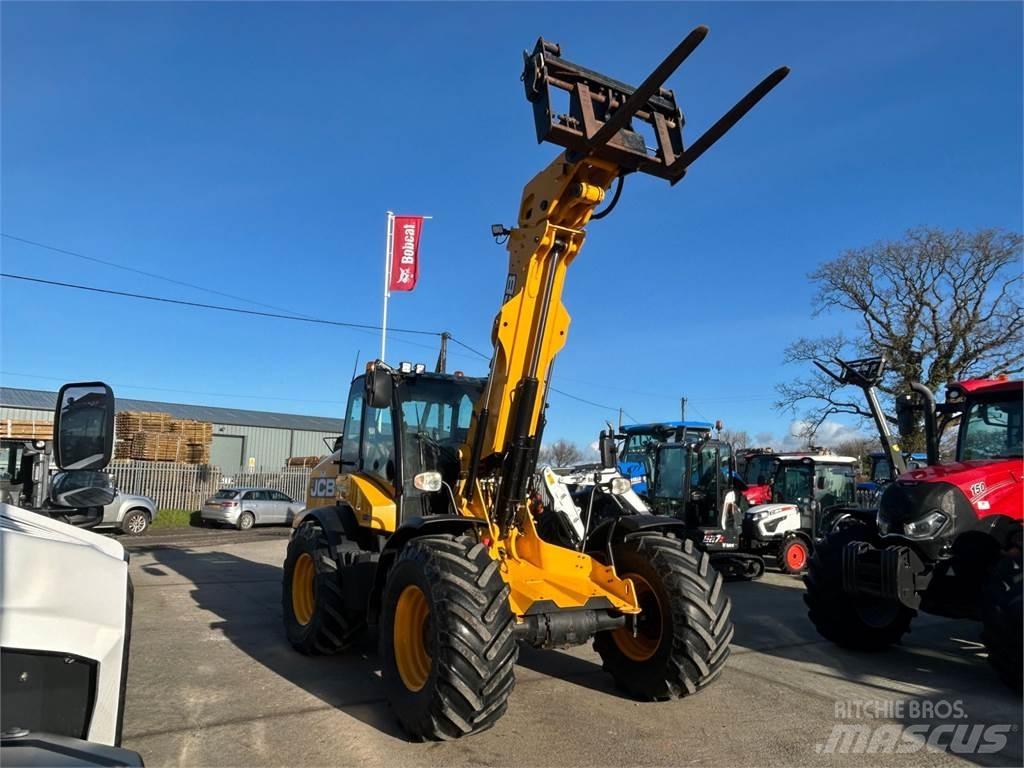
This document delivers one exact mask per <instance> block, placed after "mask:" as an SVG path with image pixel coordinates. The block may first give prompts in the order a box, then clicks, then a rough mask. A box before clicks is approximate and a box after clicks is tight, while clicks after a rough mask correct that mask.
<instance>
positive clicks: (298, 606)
mask: <svg viewBox="0 0 1024 768" xmlns="http://www.w3.org/2000/svg"><path fill="white" fill-rule="evenodd" d="M315 575H316V566H315V565H314V563H313V558H312V557H311V556H310V555H309V554H308V553H306V552H303V553H302V554H301V555H299V559H298V560H296V561H295V569H294V570H293V571H292V613H293V614H295V620H296V621H297V622H299V624H301V625H302V626H306V625H307V624H309V622H310V621H311V620H312V619H313V604H314V599H313V577H314V576H315Z"/></svg>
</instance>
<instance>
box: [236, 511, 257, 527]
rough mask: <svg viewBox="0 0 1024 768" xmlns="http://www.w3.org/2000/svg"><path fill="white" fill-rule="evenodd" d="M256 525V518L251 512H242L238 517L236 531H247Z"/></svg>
mask: <svg viewBox="0 0 1024 768" xmlns="http://www.w3.org/2000/svg"><path fill="white" fill-rule="evenodd" d="M254 525H256V516H255V515H253V513H252V512H243V513H242V514H240V515H239V516H238V530H240V531H248V530H249V529H250V528H252V527H253V526H254Z"/></svg>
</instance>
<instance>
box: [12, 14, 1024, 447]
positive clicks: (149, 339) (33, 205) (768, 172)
mask: <svg viewBox="0 0 1024 768" xmlns="http://www.w3.org/2000/svg"><path fill="white" fill-rule="evenodd" d="M1021 9H1022V6H1021V5H1020V4H997V3H974V4H968V3H943V4H928V3H906V4H891V5H890V4H881V3H852V4H839V3H793V4H773V3H757V4H745V3H719V4H699V3H687V4H667V3H662V4H639V3H630V4H628V5H618V4H611V3H607V4H595V5H589V6H584V5H580V4H570V3H565V4H556V3H545V4H542V5H533V6H525V5H523V4H486V5H471V4H455V3H447V4H430V3H418V4H411V5H406V4H375V5H359V4H326V3H318V4H302V5H300V4H280V5H279V4H269V3H268V4H254V5H242V4H223V5H204V4H196V3H166V4H156V3H114V4H92V3H79V4H49V3H47V4H37V3H31V4H29V3H7V2H5V3H4V4H3V5H2V10H0V13H2V48H3V52H2V68H3V69H2V86H3V91H2V160H3V164H2V178H0V181H2V190H0V191H2V208H0V214H2V229H3V231H4V232H6V233H8V234H12V235H16V236H18V237H22V238H28V239H32V240H38V241H42V242H45V243H47V244H50V245H54V246H57V247H59V248H65V249H69V250H73V251H77V252H80V253H83V254H87V255H89V256H94V257H97V258H101V259H106V260H110V261H114V262H117V263H120V264H124V265H128V266H131V267H133V268H136V269H141V270H145V271H149V272H154V273H158V274H161V275H166V276H168V277H171V278H174V279H177V280H181V281H186V282H190V283H196V284H200V285H203V286H208V287H210V288H212V289H214V290H220V291H224V292H227V293H231V294H235V295H237V296H241V297H245V298H247V299H248V300H249V301H250V302H252V303H243V302H241V301H238V300H234V299H225V298H222V297H218V296H215V295H212V294H210V293H206V292H203V291H199V290H195V289H191V288H186V287H183V286H180V285H173V284H170V283H167V282H164V281H160V280H156V279H153V278H148V277H143V276H140V275H138V274H133V273H128V272H124V271H121V270H116V269H112V268H109V267H105V266H102V265H99V264H96V263H90V262H87V261H83V260H81V259H77V258H74V257H70V256H65V255H60V254H57V253H53V252H50V251H45V250H40V249H38V248H34V247H31V246H28V245H25V244H22V243H17V242H14V241H11V240H8V239H4V240H2V241H0V247H2V249H3V250H2V260H3V267H4V271H6V272H13V273H19V274H28V275H33V276H38V277H44V278H50V279H60V280H66V281H70V282H78V283H84V284H88V285H95V286H104V287H107V288H111V289H115V290H126V291H137V292H142V293H149V294H157V295H163V296H171V297H175V298H180V299H185V300H192V301H212V302H214V303H218V302H220V303H224V304H230V305H232V306H240V307H249V308H252V309H261V308H264V307H260V306H258V304H264V305H274V306H277V307H283V308H286V309H288V310H291V311H294V312H297V313H302V314H307V315H314V316H317V317H324V318H330V319H337V320H347V321H354V322H365V323H376V322H378V321H379V317H380V302H381V296H380V286H381V282H382V268H383V267H382V255H383V236H384V221H385V218H384V217H385V211H386V210H387V209H389V208H390V209H393V210H396V211H398V212H402V213H424V214H430V215H433V216H434V219H433V220H432V221H430V222H428V224H427V225H426V229H425V233H424V251H423V266H422V272H421V281H420V285H419V287H418V288H417V290H416V291H415V292H414V293H412V294H409V295H400V296H397V297H395V298H394V299H393V301H392V304H391V318H392V323H394V324H395V325H396V326H403V327H413V328H425V329H428V330H443V329H447V330H450V331H451V332H452V333H454V334H455V336H456V337H458V338H460V339H462V340H463V341H465V342H467V343H468V344H471V345H473V346H475V347H477V348H483V349H487V348H488V344H489V338H488V334H489V330H490V325H491V320H492V318H493V315H494V313H495V311H496V310H497V308H498V304H499V302H500V298H501V294H502V289H503V284H504V274H505V271H506V263H507V262H506V256H505V252H504V249H502V248H500V247H498V246H497V245H495V244H494V242H493V240H492V239H491V236H490V231H489V226H490V224H491V223H493V222H505V223H508V224H511V223H512V222H513V220H514V216H515V211H516V208H517V205H518V200H519V195H520V192H521V190H522V187H523V185H524V184H525V183H526V182H527V181H528V180H529V179H530V178H531V177H532V176H533V175H534V174H535V173H536V172H537V171H539V170H540V169H542V168H543V167H544V166H545V165H546V164H547V163H548V162H549V161H550V160H551V159H552V158H553V157H554V155H555V154H556V151H557V150H556V148H554V147H553V146H538V145H537V144H536V142H535V138H534V132H533V125H532V117H531V112H530V109H529V106H528V104H527V102H526V100H525V99H524V97H523V93H522V85H521V83H520V82H519V75H520V72H521V67H522V63H521V53H520V52H521V50H522V49H523V48H532V45H533V43H534V41H535V40H536V38H537V36H538V35H543V36H544V37H545V38H547V39H550V40H555V41H557V42H560V43H561V44H562V46H563V52H564V55H565V56H566V58H569V59H571V60H573V61H577V62H579V63H583V64H586V65H588V66H591V67H593V68H595V69H599V70H602V71H605V72H607V73H609V74H611V75H613V76H615V77H617V78H618V79H622V80H626V81H631V82H634V83H636V82H638V81H639V80H640V79H641V78H642V77H643V76H645V75H646V74H647V72H648V71H649V70H650V69H651V68H653V67H654V66H655V65H656V64H657V63H658V61H659V60H660V58H661V57H662V56H663V55H664V54H665V53H667V52H668V51H669V50H670V49H671V48H672V47H673V46H674V44H675V43H676V42H678V40H679V39H681V38H682V37H683V36H684V35H685V34H686V33H687V32H688V31H689V30H690V29H691V28H692V27H694V26H696V25H698V24H707V25H708V26H710V27H711V34H710V36H709V37H708V39H707V40H706V41H705V42H704V44H703V45H702V46H701V48H700V49H699V50H698V51H697V52H696V53H695V54H694V55H693V56H692V57H691V59H690V60H689V61H688V62H687V63H686V64H684V65H683V67H682V69H681V70H680V71H679V72H678V73H676V75H675V76H674V77H673V78H672V79H671V80H670V82H669V85H670V86H671V87H673V88H674V89H675V91H676V94H677V97H678V98H679V100H680V102H681V105H682V108H683V111H684V113H685V114H686V117H687V128H688V132H689V133H688V135H689V138H690V139H692V138H694V137H695V136H696V135H697V134H698V133H699V132H700V131H702V130H703V129H704V128H705V127H706V126H708V125H709V124H710V123H711V122H712V121H713V120H715V119H717V117H718V116H719V115H720V114H721V113H722V112H723V111H724V110H725V109H727V108H728V107H729V106H731V104H732V103H733V101H735V99H737V98H738V97H739V96H741V95H742V94H743V93H744V92H745V91H746V90H747V89H748V88H749V87H750V86H751V85H753V84H754V83H755V82H757V81H758V80H759V79H760V78H761V77H762V76H764V75H765V74H767V73H768V72H770V71H771V70H772V69H774V68H775V67H777V66H779V65H782V64H787V65H789V66H790V67H792V70H793V72H792V74H791V75H790V77H789V78H788V79H787V80H786V81H785V82H784V83H783V84H782V85H781V86H780V87H779V88H778V89H777V90H776V91H775V92H774V93H772V94H771V95H770V96H769V97H768V98H767V99H765V101H764V102H762V103H761V104H760V105H759V106H758V107H757V108H756V109H755V110H754V112H753V113H751V114H750V115H749V116H748V117H747V118H746V119H745V120H744V121H743V122H742V123H741V124H740V125H739V126H738V127H737V128H736V129H734V131H733V132H732V133H730V134H729V135H728V136H727V137H726V138H725V139H723V141H722V142H720V144H719V145H717V146H716V147H714V149H713V150H711V151H710V152H709V153H708V154H706V155H705V156H704V157H703V158H701V159H700V161H699V162H698V163H697V164H695V165H694V166H693V168H692V169H691V171H690V173H689V174H688V175H687V177H686V179H685V180H684V181H683V182H682V183H680V184H679V185H678V186H676V187H674V188H671V187H669V186H668V185H667V184H666V183H664V182H660V181H658V180H656V179H653V178H647V177H636V176H634V177H631V178H630V179H629V180H628V181H627V184H626V188H625V192H624V194H623V197H622V201H621V202H620V204H619V206H618V208H617V210H616V211H615V213H614V214H613V215H612V216H610V217H608V218H607V219H605V220H603V221H600V222H594V223H593V224H592V225H591V227H590V231H589V236H588V240H587V244H586V247H585V248H584V250H583V252H582V254H581V256H580V258H579V259H577V261H576V262H575V263H574V265H573V267H572V271H571V274H570V279H569V281H568V284H567V288H566V292H565V296H564V300H565V303H566V305H567V307H568V309H569V311H570V313H571V314H572V316H573V325H572V329H571V333H570V338H569V342H568V345H567V348H566V350H565V352H564V353H563V354H562V355H561V356H560V357H559V359H558V362H557V366H556V375H555V379H556V381H555V386H557V387H558V388H560V389H563V390H565V391H566V392H570V393H573V394H575V395H578V396H579V397H582V398H585V399H587V400H591V401H595V402H597V403H601V404H605V405H607V406H611V407H613V408H618V407H620V406H621V407H624V408H625V409H626V411H627V412H628V413H629V414H630V415H631V416H633V417H635V418H636V419H640V420H661V419H669V418H676V417H677V413H678V407H679V406H678V402H679V397H680V395H683V394H685V395H687V396H688V397H689V402H690V415H691V416H693V417H696V418H700V417H706V418H708V419H716V418H721V419H722V420H723V421H725V423H726V425H727V426H729V427H732V428H735V429H746V430H747V431H749V432H750V433H751V434H755V433H766V432H771V433H773V434H774V435H775V436H777V437H778V436H781V435H785V434H786V433H787V432H788V430H789V423H790V421H791V418H792V417H791V416H788V415H785V414H778V413H776V412H775V411H773V410H772V408H771V403H772V400H773V385H774V384H775V383H776V382H778V381H781V380H784V379H786V378H789V377H792V376H794V375H796V374H798V373H799V371H798V370H796V369H794V368H787V367H784V366H782V365H781V356H782V350H783V348H784V347H785V346H786V344H787V343H788V342H789V341H791V340H792V339H793V338H795V337H797V336H799V335H802V334H817V333H819V332H822V333H824V332H831V331H834V330H836V329H840V328H849V327H850V325H851V319H850V318H848V317H844V316H842V315H826V316H823V317H819V318H813V319H812V318H811V316H810V309H809V306H810V296H811V293H812V290H813V289H812V287H811V286H810V285H809V284H808V281H807V279H806V274H807V273H808V272H809V271H810V270H812V269H813V268H814V267H815V266H816V265H817V264H819V263H820V262H822V261H824V260H826V259H828V258H831V257H833V256H835V255H837V254H838V253H839V252H840V251H841V250H842V249H844V248H849V247H857V246H861V245H866V244H868V243H870V242H873V241H875V240H878V239H882V238H890V237H898V236H899V235H900V234H901V233H902V232H903V231H904V230H906V229H907V228H909V227H913V226H917V225H922V224H927V225H938V226H943V227H964V228H974V227H982V226H1000V227H1007V228H1011V229H1016V230H1020V229H1021V228H1022V221H1021V217H1022V213H1021V211H1022V192H1021V190H1022V186H1024V184H1022V117H1021V115H1022V112H1024V108H1022V97H1021V94H1022V70H1024V66H1022V33H1021V30H1022V11H1021ZM0 291H2V294H0V298H2V315H0V319H2V324H3V325H2V335H0V343H2V352H0V362H2V370H3V371H5V372H7V373H5V374H3V376H2V379H3V383H4V384H5V385H8V386H24V387H37V388H53V387H55V386H56V385H57V384H58V383H59V381H60V380H65V379H70V378H92V377H99V378H103V379H105V380H107V381H109V382H111V383H113V384H114V385H115V389H116V390H117V391H118V392H120V393H121V394H123V395H124V396H125V397H138V398H151V399H162V400H172V401H181V402H202V403H208V404H211V405H224V406H236V407H248V408H261V409H262V408H265V409H271V410H281V411H290V412H296V413H311V414H323V415H335V416H337V415H341V410H342V403H343V399H344V396H345V393H346V391H347V389H348V380H349V376H350V373H351V371H352V366H353V361H354V359H355V356H356V354H357V353H358V354H359V355H360V359H361V360H362V361H365V360H366V359H367V358H368V357H369V356H372V355H374V354H375V353H376V350H377V347H378V338H377V336H376V334H374V333H372V332H358V331H351V330H343V329H339V328H331V327H324V326H314V325H304V324H298V323H291V322H285V321H276V320H269V319H260V318H254V317H245V316H234V315H229V314H224V313H215V312H209V311H205V310H187V309H182V308H179V307H173V306H164V305H158V304H153V303H147V302H138V301H132V300H127V299H121V298H115V297H106V296H97V295H95V294H87V293H80V292H76V291H70V290H67V289H57V288H48V287H43V286H35V285H29V284H25V283H13V282H11V281H7V280H5V281H3V282H2V284H0ZM47 302H59V306H54V307H50V308H46V304H47ZM424 344H426V345H427V346H417V345H424ZM389 350H390V352H391V354H389V357H393V361H394V362H396V361H397V360H399V359H409V360H416V361H424V362H427V363H432V362H433V360H434V357H435V356H436V349H435V347H434V343H433V341H432V340H431V339H430V338H424V337H410V336H401V335H393V336H390V337H389ZM451 362H452V363H453V364H454V365H456V366H458V367H460V368H463V369H464V370H466V371H467V372H469V373H482V372H483V370H482V365H481V362H480V361H479V359H477V358H476V357H474V356H472V355H468V353H463V352H462V351H461V350H459V349H453V350H452V359H451ZM201 393H203V394H201ZM206 393H210V394H206ZM549 415H550V422H549V426H548V431H547V435H546V436H547V437H548V438H549V439H554V438H556V437H567V438H570V439H573V440H576V441H579V442H581V443H588V442H590V441H591V440H593V439H594V437H595V436H596V433H597V432H598V430H599V429H600V428H601V426H602V423H603V420H604V419H613V418H614V417H615V413H614V412H613V411H609V410H604V409H602V408H596V407H594V406H591V405H587V404H584V403H581V402H577V401H574V400H570V399H567V398H565V397H563V396H561V395H557V394H553V395H552V397H551V408H550V411H549ZM837 428H838V427H837Z"/></svg>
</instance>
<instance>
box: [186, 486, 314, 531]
mask: <svg viewBox="0 0 1024 768" xmlns="http://www.w3.org/2000/svg"><path fill="white" fill-rule="evenodd" d="M304 506H305V505H303V504H301V503H299V502H297V501H294V500H293V499H292V498H291V497H290V496H288V495H287V494H285V493H281V491H275V490H274V489H273V488H222V489H221V490H219V491H217V493H215V494H214V495H213V496H211V497H210V498H209V499H207V500H206V501H204V502H203V508H202V509H201V510H200V511H199V514H200V517H201V518H202V520H203V522H204V523H205V522H211V523H227V524H228V525H233V526H235V527H236V528H238V530H240V531H247V530H249V529H250V528H252V527H253V526H254V525H267V524H274V523H279V524H283V525H287V524H290V523H291V521H292V520H293V519H294V517H295V515H297V514H298V513H299V512H301V511H302V509H303V508H304Z"/></svg>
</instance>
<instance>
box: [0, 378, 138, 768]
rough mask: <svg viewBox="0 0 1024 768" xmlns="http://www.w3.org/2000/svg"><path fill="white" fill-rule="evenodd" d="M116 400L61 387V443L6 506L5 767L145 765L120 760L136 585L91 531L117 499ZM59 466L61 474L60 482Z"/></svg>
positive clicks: (30, 469) (1, 542)
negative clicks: (113, 467)
mask: <svg viewBox="0 0 1024 768" xmlns="http://www.w3.org/2000/svg"><path fill="white" fill-rule="evenodd" d="M113 427H114V395H113V392H111V390H110V387H108V386H107V385H106V384H102V383H99V382H94V383H86V384H67V385H65V386H63V387H61V390H60V394H59V395H58V398H57V408H56V413H55V417H54V440H53V442H52V444H51V443H49V442H46V443H33V444H31V445H29V446H27V447H26V450H25V451H24V454H23V456H22V460H21V466H20V470H19V472H18V474H17V476H16V477H15V478H13V480H14V482H12V483H11V485H10V488H9V489H8V490H7V492H6V496H7V498H4V499H0V656H2V658H0V720H2V723H0V731H2V742H0V764H3V765H4V766H5V767H6V766H28V765H45V766H72V765H104V766H118V765H124V766H135V765H142V764H143V763H142V758H141V757H140V756H139V755H138V754H136V753H135V752H131V751H129V750H125V749H121V748H120V741H121V724H122V720H123V716H124V695H125V682H126V680H127V675H128V645H129V637H130V633H131V618H132V584H131V580H130V578H129V576H128V556H127V554H126V553H125V551H124V547H122V546H121V545H120V544H119V543H118V542H116V541H114V540H113V539H109V538H106V537H103V536H100V535H98V534H95V533H92V532H91V531H88V530H84V528H88V527H90V526H91V525H95V524H96V523H97V522H99V520H100V519H101V518H102V513H103V506H104V505H105V504H108V503H110V501H111V500H112V499H113V495H114V490H113V488H112V486H111V483H110V480H109V477H108V476H107V475H105V474H104V473H103V472H101V471H100V470H102V469H103V468H104V467H105V466H106V465H107V463H108V462H109V460H110V455H111V450H112V445H113V437H114V429H113ZM51 460H53V461H54V462H55V463H56V466H57V468H58V470H59V471H58V472H57V473H56V474H54V475H53V476H52V477H51V476H50V472H49V464H50V462H51Z"/></svg>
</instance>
